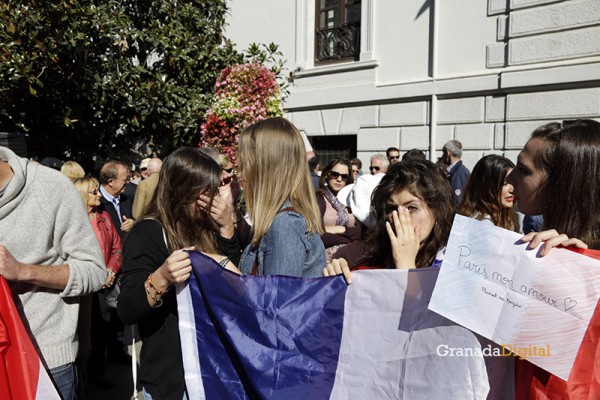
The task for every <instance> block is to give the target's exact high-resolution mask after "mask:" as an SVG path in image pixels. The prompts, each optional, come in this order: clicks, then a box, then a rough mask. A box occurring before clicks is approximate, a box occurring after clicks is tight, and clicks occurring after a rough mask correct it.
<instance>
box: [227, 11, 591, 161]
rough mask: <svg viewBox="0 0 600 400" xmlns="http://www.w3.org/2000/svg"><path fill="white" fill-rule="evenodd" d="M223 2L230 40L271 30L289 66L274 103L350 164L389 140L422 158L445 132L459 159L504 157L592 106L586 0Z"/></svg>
mask: <svg viewBox="0 0 600 400" xmlns="http://www.w3.org/2000/svg"><path fill="white" fill-rule="evenodd" d="M228 5H229V7H230V9H231V13H230V17H229V26H228V28H227V33H226V35H227V37H228V38H230V39H232V40H233V41H234V42H235V43H236V44H237V47H238V48H239V49H245V48H247V45H248V44H249V43H251V42H260V43H269V42H275V43H277V44H279V45H280V50H281V51H282V52H283V54H284V57H285V58H286V59H287V61H288V63H287V66H288V68H289V69H290V70H296V71H297V72H296V78H295V80H294V83H293V86H292V87H291V88H290V92H291V93H290V96H289V97H288V99H287V100H286V103H285V109H286V116H287V117H288V118H289V119H290V120H291V121H292V122H293V123H294V124H295V125H296V126H297V127H298V128H299V129H300V130H302V131H304V132H305V133H306V135H307V136H308V137H309V138H310V139H311V142H312V143H313V145H314V147H315V149H316V150H317V151H324V152H325V153H327V152H330V153H329V154H330V155H332V154H335V151H338V153H339V154H343V153H344V152H345V154H346V156H354V154H356V155H357V156H358V157H359V158H360V159H361V160H362V161H363V171H366V167H367V166H368V160H369V157H370V156H371V155H372V154H374V153H381V152H384V151H385V149H386V148H388V147H390V146H395V147H398V148H399V149H400V150H401V154H403V153H404V152H406V151H408V150H411V149H413V148H417V149H421V150H423V151H425V152H426V153H427V154H428V157H429V158H430V159H432V160H435V159H436V158H437V157H438V156H439V155H441V149H442V146H443V145H444V143H445V142H446V141H448V140H451V139H456V140H459V141H461V142H462V144H463V148H464V154H463V160H464V163H465V164H466V165H467V167H469V168H470V169H472V167H473V165H474V164H475V163H476V162H477V160H478V159H479V158H480V157H482V156H483V155H486V154H491V153H494V154H502V155H505V156H507V157H509V158H510V159H512V160H513V161H515V160H516V156H517V154H518V152H519V150H520V149H521V148H522V147H523V145H524V143H525V142H526V141H527V139H528V137H529V135H530V133H531V131H532V130H533V129H535V128H536V127H538V126H539V125H542V124H543V123H546V122H549V121H560V120H565V119H576V118H592V119H599V118H600V0H230V1H229V2H228ZM336 149H337V150H336ZM340 152H341V153H340ZM322 165H323V163H322Z"/></svg>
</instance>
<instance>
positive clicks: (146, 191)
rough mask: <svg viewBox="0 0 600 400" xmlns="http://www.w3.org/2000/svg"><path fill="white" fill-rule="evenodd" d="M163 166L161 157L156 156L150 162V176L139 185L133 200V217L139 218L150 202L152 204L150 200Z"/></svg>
mask: <svg viewBox="0 0 600 400" xmlns="http://www.w3.org/2000/svg"><path fill="white" fill-rule="evenodd" d="M161 167H162V160H161V159H160V158H156V157H155V158H152V159H150V161H149V162H148V167H147V168H148V169H147V171H148V177H147V178H146V179H144V180H143V181H142V182H140V184H139V185H138V188H137V191H136V193H135V199H134V200H133V218H135V219H139V218H140V217H141V216H142V215H143V213H144V210H145V209H146V207H147V206H148V204H150V200H152V196H153V195H154V191H155V190H156V186H157V185H158V175H159V172H160V168H161Z"/></svg>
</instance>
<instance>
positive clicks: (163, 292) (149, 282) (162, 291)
mask: <svg viewBox="0 0 600 400" xmlns="http://www.w3.org/2000/svg"><path fill="white" fill-rule="evenodd" d="M147 281H148V285H150V287H151V288H152V290H154V292H155V293H156V295H157V296H158V297H163V296H164V295H165V294H167V292H168V291H169V288H167V290H158V289H157V288H156V287H155V286H154V284H152V274H150V275H148V279H147Z"/></svg>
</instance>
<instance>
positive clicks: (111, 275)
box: [102, 270, 115, 289]
mask: <svg viewBox="0 0 600 400" xmlns="http://www.w3.org/2000/svg"><path fill="white" fill-rule="evenodd" d="M113 283H115V272H114V271H112V270H108V275H107V276H106V282H104V286H102V289H108V288H110V287H111V286H112V285H113Z"/></svg>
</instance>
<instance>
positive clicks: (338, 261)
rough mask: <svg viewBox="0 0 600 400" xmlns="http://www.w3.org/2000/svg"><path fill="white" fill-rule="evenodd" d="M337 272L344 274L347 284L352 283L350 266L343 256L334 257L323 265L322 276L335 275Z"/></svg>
mask: <svg viewBox="0 0 600 400" xmlns="http://www.w3.org/2000/svg"><path fill="white" fill-rule="evenodd" d="M339 274H344V278H345V279H346V283H347V284H348V285H349V284H351V283H352V274H351V273H350V267H349V266H348V262H347V261H346V260H345V259H343V258H334V259H333V260H331V262H330V263H329V264H327V266H325V268H323V276H335V275H339Z"/></svg>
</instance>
